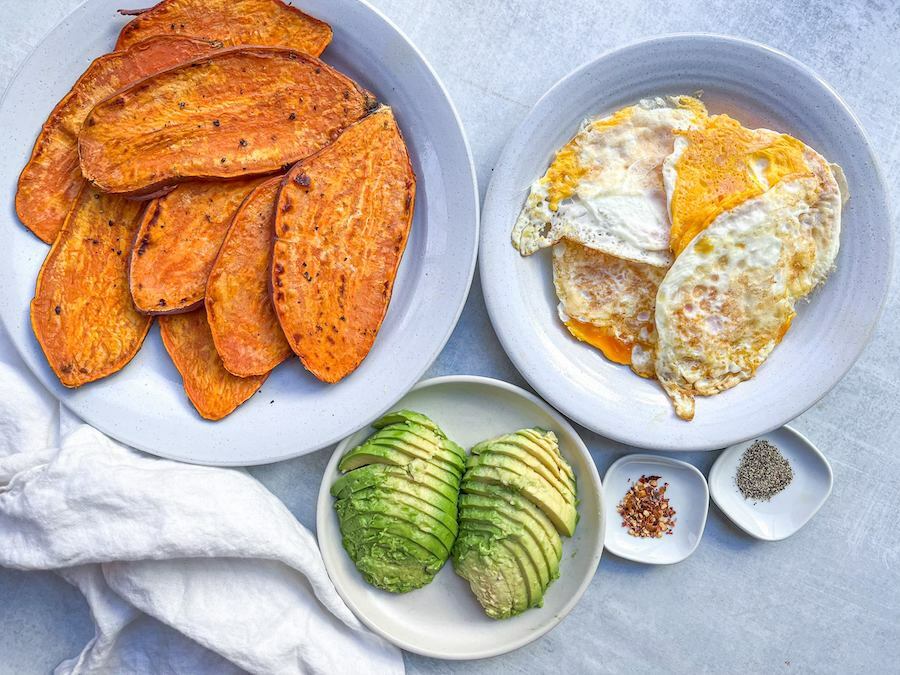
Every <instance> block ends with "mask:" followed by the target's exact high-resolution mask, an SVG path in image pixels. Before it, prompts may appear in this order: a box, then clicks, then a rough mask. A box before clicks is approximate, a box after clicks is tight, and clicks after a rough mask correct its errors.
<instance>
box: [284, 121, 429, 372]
mask: <svg viewBox="0 0 900 675" xmlns="http://www.w3.org/2000/svg"><path fill="white" fill-rule="evenodd" d="M415 192H416V177H415V174H413V171H412V167H411V166H410V163H409V155H408V154H407V151H406V145H405V144H404V143H403V137H402V136H401V135H400V130H399V129H398V128H397V123H396V122H395V121H394V115H393V113H392V112H391V110H390V108H386V107H384V108H381V109H380V110H378V111H377V112H374V113H372V114H371V115H369V116H368V117H366V118H365V119H364V120H362V121H360V122H358V123H356V124H354V125H353V126H351V127H349V128H347V130H346V131H344V133H343V134H341V136H340V138H338V139H337V140H336V141H335V142H334V143H333V144H332V145H330V146H328V147H327V148H325V149H324V150H322V151H321V152H319V153H318V154H316V155H314V156H312V157H310V158H308V159H306V160H304V161H303V162H300V163H298V164H297V165H296V166H294V168H292V169H291V171H290V172H288V174H287V176H285V178H284V181H283V183H282V188H281V192H280V194H279V197H278V209H277V211H276V213H275V244H274V248H273V253H272V297H273V301H274V305H275V311H276V313H277V314H278V320H279V322H280V323H281V328H282V330H283V331H284V334H285V336H286V337H287V339H288V342H289V343H290V345H291V348H292V349H293V350H294V352H295V353H296V354H297V355H298V356H299V357H300V359H301V361H302V362H303V365H305V366H306V368H307V369H308V370H309V371H310V372H311V373H312V374H313V375H315V376H316V377H317V378H319V379H320V380H322V381H324V382H337V381H338V380H340V379H341V378H342V377H345V376H346V375H348V374H349V373H351V372H353V371H354V370H355V369H356V368H357V366H359V364H360V363H361V362H362V360H363V359H364V358H365V357H366V355H367V354H368V353H369V350H370V349H371V348H372V344H373V343H374V342H375V336H376V334H377V333H378V329H379V328H380V327H381V322H382V320H383V319H384V315H385V313H386V312H387V307H388V303H389V302H390V299H391V290H392V288H393V285H394V277H395V276H396V274H397V266H398V265H399V264H400V257H401V256H402V255H403V250H404V248H405V247H406V238H407V235H408V234H409V228H410V224H411V222H412V215H413V202H414V200H415Z"/></svg>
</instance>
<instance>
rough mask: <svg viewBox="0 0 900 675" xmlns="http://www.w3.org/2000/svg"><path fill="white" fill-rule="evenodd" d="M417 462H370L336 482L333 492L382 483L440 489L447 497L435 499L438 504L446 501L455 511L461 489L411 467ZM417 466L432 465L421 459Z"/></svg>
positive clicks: (338, 494) (345, 493)
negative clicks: (454, 507)
mask: <svg viewBox="0 0 900 675" xmlns="http://www.w3.org/2000/svg"><path fill="white" fill-rule="evenodd" d="M414 464H415V463H414V462H410V463H409V464H407V465H406V466H405V467H395V466H390V465H388V464H369V465H367V466H363V467H360V468H359V469H356V470H355V471H351V472H350V473H348V474H346V475H344V476H342V477H341V478H339V479H338V480H337V481H335V483H334V485H332V486H331V495H332V496H333V497H346V496H348V493H350V492H355V491H357V490H362V489H364V488H367V487H376V486H379V485H383V486H385V487H387V488H392V489H399V488H401V487H405V486H409V487H410V488H427V489H430V490H433V491H434V492H437V493H438V495H439V496H440V497H443V498H444V499H443V501H440V500H439V501H436V502H434V503H435V504H443V505H445V507H446V508H447V509H448V510H452V508H453V504H455V503H456V500H457V497H458V493H459V490H458V489H457V488H455V487H453V486H451V485H450V484H448V483H446V482H444V481H443V480H441V479H439V478H436V477H434V476H433V475H431V474H429V473H426V472H425V471H423V470H411V468H414V467H413V465H414ZM415 466H417V467H419V468H420V469H422V468H424V467H430V465H429V464H427V463H425V462H419V463H417V464H415Z"/></svg>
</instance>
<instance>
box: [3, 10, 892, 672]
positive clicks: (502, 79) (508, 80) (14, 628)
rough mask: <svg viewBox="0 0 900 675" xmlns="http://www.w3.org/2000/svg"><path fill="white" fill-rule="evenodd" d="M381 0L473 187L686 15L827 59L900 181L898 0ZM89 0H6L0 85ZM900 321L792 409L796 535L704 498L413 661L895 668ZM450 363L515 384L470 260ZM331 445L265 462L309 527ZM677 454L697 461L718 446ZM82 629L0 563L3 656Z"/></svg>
mask: <svg viewBox="0 0 900 675" xmlns="http://www.w3.org/2000/svg"><path fill="white" fill-rule="evenodd" d="M94 1H100V2H102V1H108V2H110V3H113V4H114V0H94ZM323 1H324V0H323ZM372 2H373V4H375V5H376V6H378V7H379V8H380V9H381V10H383V12H384V13H385V14H386V15H387V16H389V17H390V18H391V19H392V20H393V21H394V22H396V23H397V24H398V25H399V26H400V27H401V29H402V30H404V31H405V32H406V34H407V35H408V36H409V37H410V38H411V39H412V40H413V41H414V42H415V43H416V44H417V45H418V46H419V48H420V49H421V50H422V51H423V52H424V54H425V56H426V57H427V58H428V60H429V61H430V62H431V64H432V65H433V66H434V68H435V69H436V70H437V72H438V74H439V75H440V76H441V78H442V79H443V81H444V83H445V84H446V86H447V88H448V89H449V91H450V94H451V96H452V98H453V99H454V101H455V103H456V105H457V108H458V110H459V112H460V115H461V116H462V120H463V122H464V124H465V126H466V130H467V132H468V136H469V140H470V142H471V145H472V150H473V152H474V154H475V162H476V165H477V167H478V176H479V183H480V188H481V193H482V195H483V194H484V191H485V189H486V188H487V183H488V180H489V179H490V175H491V167H492V166H493V163H494V162H495V160H496V158H497V156H498V154H499V152H500V150H501V148H502V146H503V143H504V141H505V139H506V138H507V136H508V135H509V133H510V132H511V130H512V128H513V127H514V126H515V125H516V124H518V122H519V121H520V120H521V119H522V117H523V116H524V115H525V113H526V112H527V111H528V109H529V108H530V107H531V105H532V104H533V103H534V102H535V101H536V100H537V98H538V97H539V96H540V95H541V94H542V93H543V92H544V91H546V90H547V89H548V88H549V87H550V86H551V85H552V84H553V83H554V82H555V81H556V80H558V79H559V78H560V77H562V76H563V75H565V74H566V73H567V72H569V71H570V70H572V69H573V68H574V67H576V66H577V65H579V64H581V63H583V62H584V61H587V60H589V59H591V58H593V57H595V56H597V55H598V54H600V53H602V52H603V51H605V50H607V49H610V48H612V47H616V46H620V45H623V44H626V43H628V42H631V41H633V40H636V39H638V38H641V37H646V36H650V35H655V34H659V33H665V32H686V31H709V32H717V33H728V34H733V35H739V36H744V37H748V38H752V39H755V40H759V41H762V42H766V43H768V44H770V45H772V46H774V47H777V48H779V49H782V50H784V51H786V52H788V53H789V54H792V55H793V56H795V57H797V58H799V59H800V60H802V61H804V62H806V63H807V64H809V65H810V66H811V67H812V68H814V69H815V70H817V71H818V72H819V73H820V74H821V75H822V76H823V77H824V78H825V79H826V80H828V81H829V82H830V83H831V84H832V85H833V86H834V87H835V89H837V91H838V92H840V94H841V95H842V96H843V97H844V98H845V100H846V101H847V102H848V103H849V104H850V106H851V107H852V108H853V109H854V110H855V111H856V113H857V115H858V116H859V118H860V119H861V121H862V123H863V125H864V126H865V127H866V129H867V130H868V132H869V134H870V136H871V138H872V140H873V142H874V145H875V148H876V152H877V153H878V155H879V156H880V160H881V163H882V168H883V169H884V171H885V176H886V179H887V182H888V188H889V190H890V193H891V195H892V196H893V195H898V194H900V131H898V129H900V125H898V122H897V114H898V113H897V105H896V101H897V97H898V95H900V47H898V45H897V36H898V35H900V4H898V3H897V2H896V0H868V1H867V2H863V1H855V0H854V1H848V2H833V1H831V2H818V1H814V0H806V1H799V0H784V1H782V2H759V1H758V0H704V1H703V2H691V1H690V0H652V1H651V0H606V1H605V2H595V1H593V0H566V1H561V0H560V1H555V2H554V1H548V0H527V1H523V0H519V1H516V0H372ZM78 3H79V0H40V1H39V0H29V1H27V2H23V1H21V0H0V10H2V11H0V16H3V17H4V20H3V22H2V23H0V87H4V86H5V85H6V83H7V82H8V81H9V80H10V78H11V77H12V75H13V73H14V72H15V70H16V68H17V67H18V64H19V63H20V62H21V61H22V59H24V58H25V56H26V55H27V54H28V53H29V51H30V50H31V49H32V48H33V47H34V46H35V45H36V44H37V43H38V41H39V40H40V39H41V37H42V36H43V35H44V34H46V33H47V32H48V31H49V30H50V29H51V28H52V27H53V26H54V25H55V24H56V23H57V22H58V21H59V20H60V19H62V18H63V17H64V16H65V15H66V14H67V13H68V12H69V11H71V9H72V8H73V7H75V6H76V5H77V4H78ZM147 4H148V5H149V4H151V3H150V2H148V3H147ZM60 58H65V46H61V47H60ZM38 122H39V120H35V123H36V124H37V123H38ZM0 134H2V130H0ZM845 236H853V233H852V232H848V233H846V234H845ZM898 269H900V267H895V279H894V284H893V290H894V292H896V289H897V288H898V286H897V278H896V277H897V276H898V275H900V273H898ZM898 325H900V300H898V299H897V297H896V295H892V298H891V300H890V301H889V303H888V306H887V309H886V312H885V315H884V317H883V319H882V321H881V324H880V328H879V330H878V331H877V334H876V337H875V340H874V341H873V343H872V344H871V345H870V346H869V348H868V349H867V350H866V352H865V354H864V355H863V357H862V358H861V359H860V361H859V363H858V364H857V365H856V366H855V367H854V368H853V370H852V371H851V372H850V374H849V375H848V376H847V377H846V378H845V379H844V380H843V382H842V383H841V384H840V385H839V386H838V387H837V388H836V389H835V390H834V391H833V392H832V393H831V394H830V395H828V396H827V397H826V398H825V399H824V400H823V401H822V402H821V403H820V404H819V405H817V406H816V407H815V408H813V409H812V410H810V411H809V412H808V413H806V414H805V415H803V416H802V417H800V418H799V419H798V420H796V422H795V423H794V424H795V425H796V427H797V428H798V429H800V430H801V431H802V432H803V433H805V434H807V435H808V436H809V437H810V438H812V439H813V440H814V441H815V442H816V443H817V444H818V445H819V447H820V448H821V449H822V450H823V451H824V452H825V454H826V455H827V456H828V458H829V459H830V460H831V463H832V466H833V468H834V474H835V485H834V492H833V494H832V496H831V498H830V500H829V501H828V502H827V503H826V504H825V506H824V507H823V509H822V511H821V512H820V513H819V514H818V515H817V516H816V517H815V518H814V519H813V520H812V521H811V522H810V523H809V525H807V526H806V527H805V528H804V529H803V530H801V531H800V532H799V533H798V534H797V535H795V536H794V537H792V538H790V539H788V540H786V541H784V542H780V543H774V544H773V543H762V542H757V541H755V540H753V539H751V538H749V537H747V536H745V535H743V534H742V533H741V532H740V531H739V530H737V528H735V527H734V526H732V525H731V524H730V522H729V521H727V520H726V519H725V517H724V516H723V515H722V514H721V512H719V511H718V509H716V507H715V506H712V505H711V507H710V517H709V523H708V524H707V528H706V533H705V536H704V538H703V541H702V542H701V543H700V546H699V548H698V550H697V551H696V553H694V555H693V556H692V557H691V558H689V559H688V560H686V561H685V562H683V563H681V564H678V565H675V566H672V567H648V566H642V565H637V564H633V563H629V562H626V561H623V560H619V559H617V558H615V557H613V556H612V555H605V556H604V557H603V560H602V562H601V563H600V569H599V571H598V572H597V575H596V577H595V578H594V581H593V583H592V584H591V586H590V587H589V589H588V591H587V593H586V594H585V596H584V598H583V599H582V601H581V603H580V604H579V605H578V606H577V607H576V609H575V610H574V611H573V612H572V613H571V614H570V615H569V617H568V618H567V619H565V621H563V623H562V624H561V625H560V626H559V627H557V628H556V629H555V630H554V631H552V632H551V633H550V634H549V635H547V636H546V637H544V638H543V639H541V640H539V641H537V642H536V643H533V644H532V645H530V646H528V647H525V648H523V649H521V650H519V651H517V652H515V653H513V654H510V655H507V656H504V657H499V658H496V659H491V660H486V661H480V662H468V663H448V662H439V661H433V660H429V659H424V658H420V657H417V656H408V658H407V665H408V667H409V669H410V671H412V672H424V671H428V672H436V673H450V672H500V671H502V672H504V673H519V672H521V673H525V672H527V673H534V672H550V671H554V670H562V671H567V672H574V673H581V672H622V671H625V670H637V669H640V670H651V669H653V670H658V671H663V672H689V673H698V672H722V671H737V670H740V671H744V672H763V671H765V672H773V671H774V672H785V673H790V672H804V671H816V672H840V673H846V672H865V671H868V672H886V671H890V670H893V669H895V668H896V667H897V663H898V662H900V526H898V523H900V516H898V510H900V451H898V445H900V415H898V412H900V336H898V334H897V326H898ZM2 342H5V338H3V337H2V336H0V348H3V347H6V345H5V344H2ZM450 373H470V374H481V375H489V376H493V377H499V378H501V379H505V380H509V381H511V382H515V383H517V384H520V385H521V384H524V383H523V381H522V379H521V377H519V375H518V373H517V372H516V371H515V369H514V368H513V366H512V365H511V364H510V362H509V360H508V359H507V358H506V356H505V355H504V353H503V351H502V349H501V348H500V345H499V343H498V342H497V339H496V337H495V335H494V333H493V330H492V329H491V326H490V323H489V321H488V319H487V315H486V313H485V309H484V302H483V300H482V295H481V289H480V286H479V284H478V281H477V276H476V281H475V284H474V285H473V288H472V293H471V296H470V298H469V301H468V304H467V305H466V309H465V312H464V313H463V316H462V319H461V321H460V324H459V326H458V327H457V329H456V332H455V333H454V334H453V337H452V339H451V341H450V343H449V344H448V345H447V347H446V348H445V349H444V352H443V353H442V354H441V356H440V358H439V359H438V361H437V363H436V364H435V365H434V367H433V368H432V369H431V371H430V373H429V375H442V374H450ZM584 437H585V441H586V442H587V444H588V446H589V447H590V448H591V451H592V453H593V455H594V458H595V460H596V462H597V465H598V467H599V469H600V472H601V475H602V473H603V471H605V469H606V467H607V466H609V464H610V463H611V462H612V461H613V460H614V459H615V458H616V457H618V456H620V455H622V454H623V453H625V452H626V451H627V450H628V449H627V448H626V447H624V446H621V445H618V444H614V443H611V442H609V441H607V440H605V439H603V438H600V437H598V436H596V435H594V434H591V433H587V432H585V435H584ZM329 454H330V452H329V451H327V450H326V451H322V452H318V453H315V454H313V455H311V456H308V457H304V458H301V459H298V460H294V461H290V462H284V463H281V464H277V465H274V466H269V467H264V468H261V469H256V470H254V474H255V475H256V476H257V477H259V478H260V479H261V480H262V481H263V482H264V483H265V484H266V485H267V486H268V487H269V488H271V489H272V490H273V491H274V492H275V493H276V494H277V495H278V496H279V497H281V498H282V499H283V500H284V501H285V502H286V503H287V505H288V506H289V507H290V508H291V510H292V511H293V512H294V513H295V514H296V516H297V517H298V518H299V519H300V520H301V521H302V522H303V523H304V524H306V525H307V526H308V527H312V526H314V520H315V518H314V516H315V514H314V508H315V507H314V496H315V494H316V492H317V490H318V485H319V481H320V477H321V472H322V470H323V469H324V466H325V463H326V460H327V458H328V456H329ZM682 458H683V459H685V458H686V459H688V461H692V462H694V463H695V464H696V465H697V466H699V467H700V468H701V469H703V470H704V471H706V470H708V468H709V466H710V464H711V463H712V461H713V459H714V453H709V454H693V455H688V456H686V457H685V456H682ZM91 637H92V631H91V623H90V620H89V616H88V613H87V607H86V605H85V604H84V602H83V601H82V599H81V596H80V595H79V594H78V592H77V591H75V590H74V589H73V588H70V587H69V586H68V585H66V584H65V583H64V582H63V581H61V580H60V579H58V578H56V577H55V576H53V575H51V574H24V573H20V572H13V571H9V570H0V673H16V674H22V673H32V672H48V671H49V670H51V669H52V668H53V667H54V666H55V665H56V664H57V663H58V662H59V661H60V660H62V659H63V658H66V657H69V656H72V655H73V654H75V653H76V652H77V651H78V650H79V649H80V648H81V647H82V646H83V645H84V643H85V642H86V641H87V640H89V639H90V638H91Z"/></svg>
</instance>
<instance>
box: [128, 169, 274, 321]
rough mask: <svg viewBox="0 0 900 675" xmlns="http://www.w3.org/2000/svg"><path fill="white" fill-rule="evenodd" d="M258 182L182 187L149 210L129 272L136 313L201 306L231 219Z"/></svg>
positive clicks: (179, 310) (140, 230)
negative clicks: (210, 272) (137, 311)
mask: <svg viewBox="0 0 900 675" xmlns="http://www.w3.org/2000/svg"><path fill="white" fill-rule="evenodd" d="M262 180H264V179H262V178H249V179H245V180H236V181H226V182H221V183H204V182H193V183H184V184H182V185H179V186H178V187H177V188H175V189H174V190H173V191H172V192H169V193H168V194H166V195H163V196H162V197H158V198H156V199H154V200H153V201H151V202H150V203H149V204H148V205H147V210H146V211H145V212H144V217H143V219H142V220H141V226H140V228H139V229H138V232H137V234H136V235H135V244H134V248H133V250H132V253H131V258H130V265H129V269H128V279H129V284H130V286H131V297H132V298H133V299H134V304H135V307H137V308H138V310H139V311H141V312H144V313H145V314H176V313H178V312H186V311H189V310H191V309H195V308H196V307H198V306H199V305H200V303H202V302H203V297H204V296H205V295H206V281H207V279H208V278H209V271H210V270H211V269H212V265H213V262H214V261H215V259H216V254H218V252H219V248H220V247H221V246H222V241H223V240H224V239H225V234H226V233H227V232H228V226H229V225H230V224H231V219H232V218H233V217H234V214H235V212H236V211H237V210H238V207H239V206H240V205H241V202H242V201H244V197H246V196H247V193H249V192H250V191H251V190H252V189H253V188H255V187H256V186H257V185H258V184H259V183H260V181H262Z"/></svg>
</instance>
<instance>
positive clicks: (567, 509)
mask: <svg viewBox="0 0 900 675" xmlns="http://www.w3.org/2000/svg"><path fill="white" fill-rule="evenodd" d="M488 461H490V462H491V463H490V464H487V463H485V462H484V460H482V462H481V463H479V464H476V465H475V466H473V467H471V468H470V469H469V470H468V471H466V478H467V479H470V480H478V481H481V482H483V483H491V484H492V485H503V486H504V487H507V488H509V489H512V490H516V491H517V492H520V493H521V494H522V495H523V496H525V497H526V498H527V499H528V500H529V501H530V502H531V503H532V504H534V505H535V506H537V507H538V508H539V509H540V510H541V511H543V512H544V513H545V514H547V517H548V518H549V519H550V520H551V521H552V522H553V524H554V525H555V526H556V529H557V530H559V533H560V534H562V535H565V536H566V537H571V536H572V535H573V534H574V533H575V524H576V523H577V522H578V511H577V510H576V509H575V505H574V504H570V503H569V502H567V501H565V500H564V499H563V498H562V497H561V496H560V494H559V493H558V492H557V491H556V490H555V489H553V487H552V486H551V485H550V484H549V483H547V481H545V480H544V479H543V478H541V477H540V476H539V475H538V474H536V473H535V472H533V471H531V470H530V469H528V467H526V466H525V465H524V464H521V465H518V466H517V465H515V464H514V463H513V462H512V461H506V458H504V457H502V456H493V455H491V456H490V459H489V460H488Z"/></svg>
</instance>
